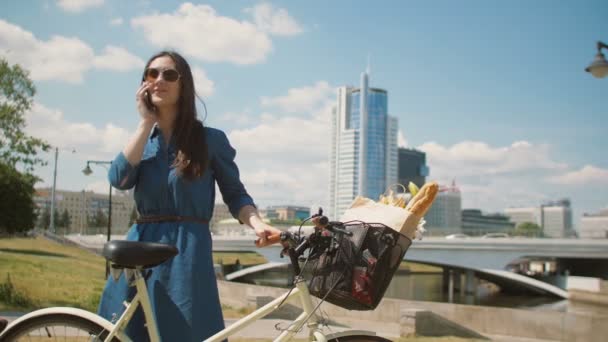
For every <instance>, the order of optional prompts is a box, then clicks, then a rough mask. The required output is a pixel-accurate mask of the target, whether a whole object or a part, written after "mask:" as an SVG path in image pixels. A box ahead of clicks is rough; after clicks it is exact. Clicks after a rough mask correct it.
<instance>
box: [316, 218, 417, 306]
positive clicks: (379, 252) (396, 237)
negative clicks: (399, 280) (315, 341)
mask: <svg viewBox="0 0 608 342" xmlns="http://www.w3.org/2000/svg"><path fill="white" fill-rule="evenodd" d="M342 228H343V229H344V230H346V231H349V232H351V233H352V235H351V236H347V235H345V234H333V237H332V238H331V239H328V240H327V241H328V242H327V243H326V244H319V247H317V248H316V250H312V251H311V252H310V253H311V254H316V255H315V257H314V258H312V260H310V263H309V265H308V267H310V272H311V276H312V277H311V279H310V282H309V290H310V293H311V294H312V295H314V296H316V297H318V298H320V299H322V300H325V301H327V302H330V303H332V304H335V305H338V306H340V307H342V308H345V309H348V310H374V309H375V308H376V307H377V306H378V304H379V303H380V301H381V300H382V297H384V293H385V292H386V289H387V287H388V285H389V284H390V282H391V280H392V278H393V275H394V274H395V271H397V269H398V268H399V265H400V264H401V261H402V260H403V256H404V255H405V252H406V251H407V250H408V248H409V247H410V245H411V244H412V240H410V239H409V238H408V237H406V236H404V235H402V234H400V233H399V232H397V231H395V230H393V229H391V228H389V227H387V226H385V225H383V224H379V223H365V222H359V221H354V222H348V223H345V224H344V226H343V227H342Z"/></svg>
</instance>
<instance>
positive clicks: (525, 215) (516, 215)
mask: <svg viewBox="0 0 608 342" xmlns="http://www.w3.org/2000/svg"><path fill="white" fill-rule="evenodd" d="M504 212H505V215H506V216H508V217H509V220H511V222H513V223H515V226H516V227H517V226H518V225H520V224H522V223H524V222H532V223H536V224H538V225H539V226H540V207H519V208H507V209H505V211H504Z"/></svg>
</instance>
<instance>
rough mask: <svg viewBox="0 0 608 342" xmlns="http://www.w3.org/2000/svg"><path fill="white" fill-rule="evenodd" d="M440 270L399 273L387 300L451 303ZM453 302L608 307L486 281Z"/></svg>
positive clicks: (263, 274)
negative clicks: (504, 288)
mask: <svg viewBox="0 0 608 342" xmlns="http://www.w3.org/2000/svg"><path fill="white" fill-rule="evenodd" d="M414 265H415V264H414ZM414 268H415V267H414ZM437 270H438V271H433V270H432V268H431V270H430V271H429V270H425V271H412V270H408V269H400V270H398V271H397V272H396V273H395V275H394V277H393V279H392V281H391V283H390V285H389V287H388V288H387V290H386V293H385V297H386V298H396V299H405V300H416V301H431V302H443V303H447V302H449V296H448V293H447V289H446V288H445V287H444V286H443V273H442V271H441V269H437ZM291 274H292V271H291V266H290V265H285V266H284V267H280V268H275V269H271V270H265V271H260V272H257V273H255V274H250V275H247V276H245V277H243V278H242V279H239V280H238V281H240V282H246V283H251V284H258V285H264V286H275V287H283V288H288V287H290V286H291V282H292V279H293V277H292V276H291ZM451 302H452V303H457V304H469V305H482V306H494V307H507V308H521V309H524V308H525V309H531V310H552V311H571V312H580V313H592V314H601V315H607V316H608V306H599V305H591V304H584V303H578V302H571V301H568V300H564V299H560V298H555V297H550V296H541V295H538V294H531V293H519V294H511V293H504V292H501V291H500V289H499V288H498V287H497V286H496V285H494V284H492V283H488V282H485V281H478V285H477V288H476V291H475V294H472V295H468V294H464V293H463V292H461V291H459V290H458V289H455V290H454V293H453V297H452V301H451Z"/></svg>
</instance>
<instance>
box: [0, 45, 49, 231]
mask: <svg viewBox="0 0 608 342" xmlns="http://www.w3.org/2000/svg"><path fill="white" fill-rule="evenodd" d="M35 93H36V89H35V88H34V83H33V82H32V81H31V80H30V79H29V77H28V73H27V71H25V70H23V69H22V68H21V67H20V66H18V65H12V66H11V65H9V64H8V62H7V61H6V60H5V59H4V58H2V57H0V233H1V232H7V233H9V234H13V233H15V232H21V231H26V230H29V229H31V228H33V226H34V222H35V220H36V215H35V213H34V203H33V196H34V184H35V183H36V181H37V180H38V179H37V178H36V177H35V176H33V175H32V174H31V173H32V172H33V170H34V167H35V166H37V165H44V161H43V160H42V159H41V158H39V157H37V154H38V152H40V151H48V150H49V148H50V146H49V145H48V144H47V143H45V142H44V141H42V140H40V139H37V138H34V137H31V136H28V135H27V134H25V132H24V129H25V124H26V122H25V113H26V112H27V111H28V110H30V109H31V107H32V102H33V97H34V94H35ZM18 166H19V167H20V168H22V169H23V170H24V172H19V171H18V170H17V167H18Z"/></svg>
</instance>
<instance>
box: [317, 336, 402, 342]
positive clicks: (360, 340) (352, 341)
mask: <svg viewBox="0 0 608 342" xmlns="http://www.w3.org/2000/svg"><path fill="white" fill-rule="evenodd" d="M327 342H391V340H387V339H385V338H384V337H380V336H366V335H350V336H344V337H336V338H332V339H331V340H329V341H327Z"/></svg>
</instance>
